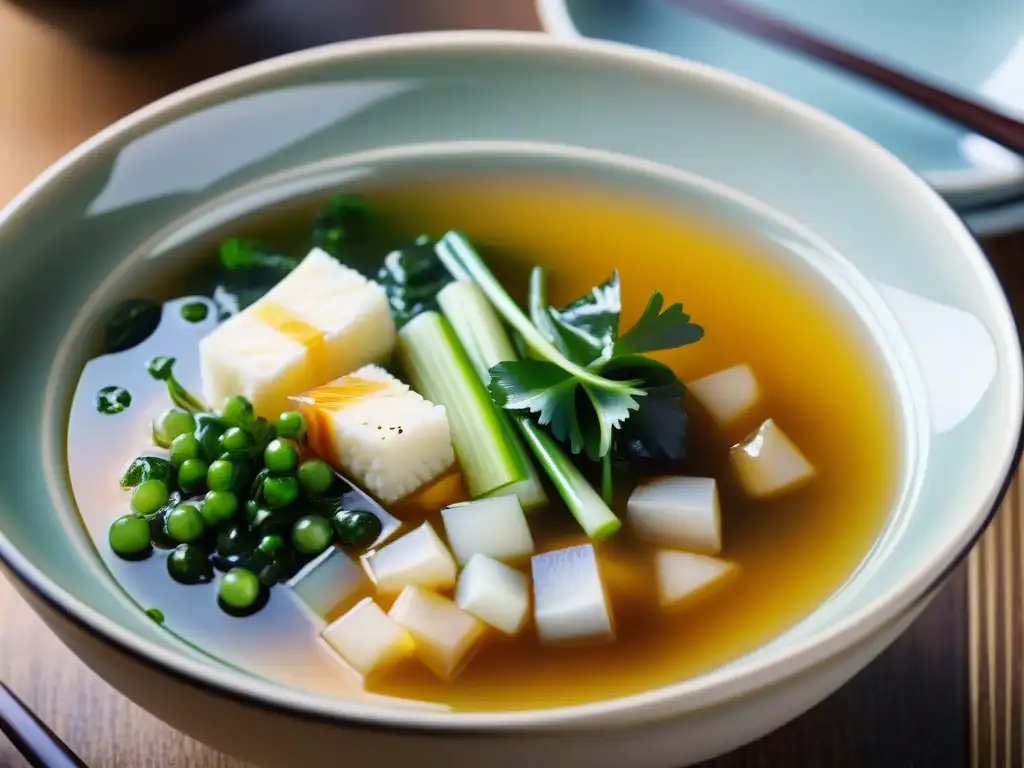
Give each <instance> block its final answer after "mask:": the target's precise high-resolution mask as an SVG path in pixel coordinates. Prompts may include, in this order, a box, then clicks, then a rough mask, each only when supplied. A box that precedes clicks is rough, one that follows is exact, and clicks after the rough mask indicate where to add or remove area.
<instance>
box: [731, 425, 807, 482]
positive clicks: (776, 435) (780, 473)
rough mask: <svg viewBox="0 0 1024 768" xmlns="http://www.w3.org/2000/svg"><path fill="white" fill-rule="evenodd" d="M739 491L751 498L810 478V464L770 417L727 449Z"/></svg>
mask: <svg viewBox="0 0 1024 768" xmlns="http://www.w3.org/2000/svg"><path fill="white" fill-rule="evenodd" d="M729 461H730V463H731V464H732V468H733V472H734V473H735V475H736V479H737V480H738V481H739V483H740V485H741V486H742V487H743V490H744V491H746V493H747V495H748V496H751V497H753V498H755V499H762V498H768V497H771V496H778V495H779V494H782V493H785V492H787V491H791V490H795V489H796V488H799V487H800V486H802V485H804V484H806V483H807V482H808V481H810V480H811V478H813V477H814V467H813V466H812V465H811V463H810V462H809V461H808V460H807V458H806V457H805V456H804V455H803V454H802V453H801V452H800V449H799V448H797V447H796V445H795V444H794V443H793V441H792V440H790V439H789V437H788V436H787V435H786V433H785V432H783V431H782V429H781V428H780V427H779V425H778V424H776V423H775V422H774V421H773V420H772V419H767V420H766V421H765V422H764V423H763V424H761V426H760V427H758V428H757V429H756V430H755V431H754V432H753V433H752V434H751V435H750V436H748V437H747V439H746V440H744V441H743V442H742V443H739V444H738V445H734V446H733V447H732V448H730V449H729Z"/></svg>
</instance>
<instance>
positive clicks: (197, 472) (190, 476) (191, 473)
mask: <svg viewBox="0 0 1024 768" xmlns="http://www.w3.org/2000/svg"><path fill="white" fill-rule="evenodd" d="M209 469H210V468H209V467H208V466H207V464H206V462H205V461H203V460H202V459H185V461H183V462H182V463H181V467H179V469H178V484H179V485H180V486H181V489H182V490H183V491H189V492H194V491H201V490H202V489H203V488H205V487H206V473H207V472H208V471H209Z"/></svg>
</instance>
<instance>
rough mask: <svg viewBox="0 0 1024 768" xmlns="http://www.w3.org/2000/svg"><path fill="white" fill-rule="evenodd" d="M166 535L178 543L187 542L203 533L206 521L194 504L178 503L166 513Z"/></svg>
mask: <svg viewBox="0 0 1024 768" xmlns="http://www.w3.org/2000/svg"><path fill="white" fill-rule="evenodd" d="M164 525H165V527H166V529H167V535H168V536H170V537H171V538H172V539H174V540H175V541H176V542H178V543H179V544H188V543H189V542H192V541H195V540H196V539H198V538H199V537H200V536H202V535H203V531H204V530H205V529H206V523H204V522H203V515H202V513H200V511H199V507H197V506H196V505H195V504H179V505H178V506H176V507H175V508H174V509H172V510H171V512H170V514H168V515H167V521H166V522H165V523H164Z"/></svg>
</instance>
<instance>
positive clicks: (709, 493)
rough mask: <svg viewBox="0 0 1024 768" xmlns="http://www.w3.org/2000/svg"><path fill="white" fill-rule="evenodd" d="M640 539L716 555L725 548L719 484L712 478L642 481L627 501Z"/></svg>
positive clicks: (672, 478) (627, 508) (631, 518)
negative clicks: (719, 502)
mask: <svg viewBox="0 0 1024 768" xmlns="http://www.w3.org/2000/svg"><path fill="white" fill-rule="evenodd" d="M626 519H627V521H628V522H629V525H630V526H631V527H632V529H633V532H634V533H635V534H636V535H637V537H638V538H641V539H643V540H645V541H649V542H651V543H653V544H660V545H661V546H666V547H678V548H679V549H687V550H690V551H692V552H703V553H705V554H708V555H714V554H717V553H718V552H719V551H721V549H722V518H721V512H720V508H719V504H718V487H717V485H716V484H715V481H714V479H713V478H710V477H658V478H654V479H652V480H649V481H647V482H645V483H641V484H640V485H638V486H637V487H636V489H634V491H633V493H632V494H630V497H629V501H628V502H627V503H626Z"/></svg>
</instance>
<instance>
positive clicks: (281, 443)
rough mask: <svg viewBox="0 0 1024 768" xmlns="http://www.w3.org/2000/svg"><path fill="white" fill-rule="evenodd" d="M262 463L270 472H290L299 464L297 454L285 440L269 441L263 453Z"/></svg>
mask: <svg viewBox="0 0 1024 768" xmlns="http://www.w3.org/2000/svg"><path fill="white" fill-rule="evenodd" d="M263 463H264V464H266V466H267V469H269V470H270V471H271V472H291V471H292V470H293V469H295V465H296V464H298V463H299V454H298V453H297V452H296V450H295V448H294V446H293V445H292V444H291V443H289V442H288V441H287V440H281V439H280V438H278V439H277V440H271V441H270V444H269V445H268V446H267V449H266V450H265V451H263Z"/></svg>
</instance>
